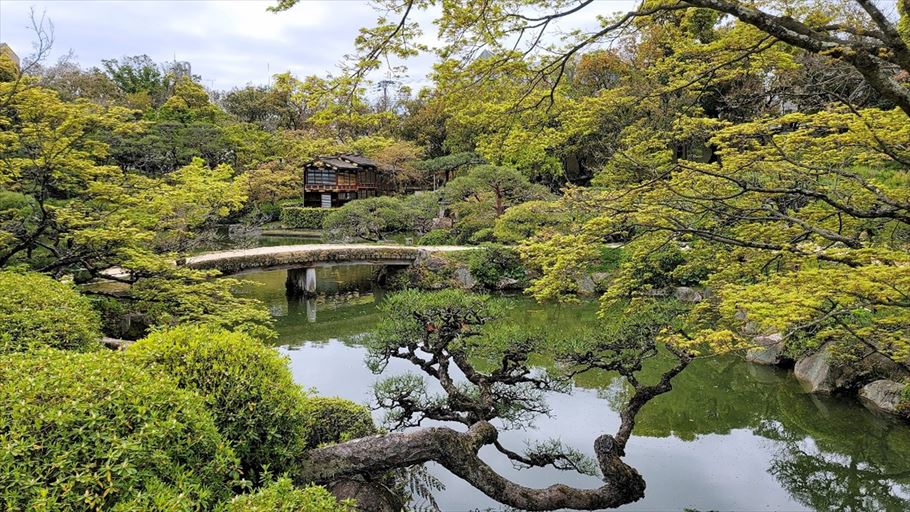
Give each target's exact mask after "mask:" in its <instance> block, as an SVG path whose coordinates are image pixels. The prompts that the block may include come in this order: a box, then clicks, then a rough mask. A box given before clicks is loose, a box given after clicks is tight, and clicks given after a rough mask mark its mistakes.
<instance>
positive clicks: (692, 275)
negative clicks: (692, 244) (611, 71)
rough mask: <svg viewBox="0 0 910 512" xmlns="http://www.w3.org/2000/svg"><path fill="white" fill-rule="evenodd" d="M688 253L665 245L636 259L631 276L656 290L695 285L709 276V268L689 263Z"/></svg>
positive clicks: (639, 282) (637, 281) (641, 283)
mask: <svg viewBox="0 0 910 512" xmlns="http://www.w3.org/2000/svg"><path fill="white" fill-rule="evenodd" d="M687 262H688V260H687V259H686V253H685V252H684V251H683V250H682V249H680V248H679V247H676V246H668V247H664V248H662V249H660V250H658V251H653V252H651V253H648V254H647V255H645V256H644V257H643V258H639V259H637V260H636V261H635V266H634V267H632V268H631V271H630V277H631V279H632V280H633V282H636V283H638V284H639V285H649V286H651V287H652V288H654V289H655V290H661V289H665V288H670V287H674V286H694V285H697V284H698V283H699V282H700V281H701V280H702V279H704V278H705V277H706V276H707V273H708V272H707V269H704V268H703V267H697V266H696V267H693V266H689V265H687Z"/></svg>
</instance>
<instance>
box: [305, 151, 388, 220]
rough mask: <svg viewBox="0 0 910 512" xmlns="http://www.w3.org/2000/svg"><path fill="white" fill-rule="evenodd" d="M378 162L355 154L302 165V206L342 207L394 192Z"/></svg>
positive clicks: (318, 159) (327, 157)
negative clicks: (352, 202)
mask: <svg viewBox="0 0 910 512" xmlns="http://www.w3.org/2000/svg"><path fill="white" fill-rule="evenodd" d="M383 171H384V169H381V168H380V165H379V163H378V162H375V161H373V160H370V159H369V158H364V157H362V156H355V155H335V156H321V157H318V158H316V159H314V160H313V161H311V162H309V163H307V164H306V165H305V166H304V173H303V204H304V206H312V207H317V208H333V207H336V206H341V205H343V204H344V203H346V202H348V201H351V200H353V199H363V198H365V197H375V196H379V195H386V194H390V193H392V192H393V191H394V186H393V182H392V180H391V179H390V178H389V177H388V175H387V173H385V172H383Z"/></svg>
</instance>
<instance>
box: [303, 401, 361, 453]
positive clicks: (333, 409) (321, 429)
mask: <svg viewBox="0 0 910 512" xmlns="http://www.w3.org/2000/svg"><path fill="white" fill-rule="evenodd" d="M304 411H305V416H306V425H307V431H308V438H307V444H308V445H309V446H310V447H315V446H319V445H321V444H325V443H330V444H331V443H339V442H343V441H349V440H351V439H357V438H358V437H365V436H369V435H373V434H375V433H376V427H375V426H374V424H373V418H372V416H370V411H369V410H368V409H367V408H366V407H364V406H362V405H360V404H356V403H354V402H351V401H350V400H344V399H342V398H332V397H322V396H314V397H310V398H309V399H308V400H307V401H306V404H305V405H304Z"/></svg>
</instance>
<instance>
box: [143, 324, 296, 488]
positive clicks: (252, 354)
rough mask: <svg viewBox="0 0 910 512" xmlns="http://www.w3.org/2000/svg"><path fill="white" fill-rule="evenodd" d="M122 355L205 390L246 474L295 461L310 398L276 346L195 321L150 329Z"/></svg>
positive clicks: (202, 392)
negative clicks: (150, 332)
mask: <svg viewBox="0 0 910 512" xmlns="http://www.w3.org/2000/svg"><path fill="white" fill-rule="evenodd" d="M126 355H127V357H129V358H130V359H131V360H132V361H133V362H134V363H135V364H137V365H138V366H144V367H148V368H150V369H156V370H159V371H161V372H163V373H165V374H168V375H170V376H173V377H174V378H176V379H177V381H178V383H179V385H180V387H182V388H186V389H190V390H193V391H195V392H197V393H199V395H201V396H202V398H203V400H204V403H205V405H206V406H207V407H208V409H209V410H210V411H211V414H212V416H213V417H214V419H215V424H216V425H217V426H218V429H219V431H220V432H221V433H222V435H223V436H224V437H225V438H226V439H227V440H228V441H230V442H231V443H232V444H233V447H234V451H235V452H236V453H237V456H238V457H239V458H240V462H241V466H242V468H243V471H244V477H245V478H246V479H248V480H252V481H256V480H258V478H257V477H258V476H259V475H261V473H262V472H263V468H264V467H265V466H268V470H269V472H271V473H272V474H282V473H284V472H286V471H290V470H292V469H293V468H294V467H295V464H296V463H298V462H299V461H300V458H301V455H302V453H303V451H304V450H305V449H306V443H307V439H308V434H309V433H308V432H307V425H308V423H307V421H306V416H305V414H306V413H305V411H304V408H303V405H304V403H305V400H306V398H307V397H306V395H305V393H304V392H303V391H302V390H301V389H300V387H299V386H297V384H295V383H294V381H293V379H292V377H291V372H290V370H289V369H288V366H287V360H286V359H285V358H284V357H282V356H281V355H280V354H279V353H278V352H277V351H276V350H275V349H273V348H271V347H267V346H265V345H263V344H262V343H260V342H259V341H258V340H256V339H253V338H251V337H249V336H247V335H244V334H241V333H236V332H229V331H224V330H220V329H217V328H214V327H208V326H199V325H196V326H182V327H177V328H175V329H172V330H169V331H161V332H156V333H153V334H152V335H150V336H148V337H147V338H145V339H143V340H140V341H138V342H137V343H135V344H134V345H133V346H131V347H130V348H129V350H127V352H126Z"/></svg>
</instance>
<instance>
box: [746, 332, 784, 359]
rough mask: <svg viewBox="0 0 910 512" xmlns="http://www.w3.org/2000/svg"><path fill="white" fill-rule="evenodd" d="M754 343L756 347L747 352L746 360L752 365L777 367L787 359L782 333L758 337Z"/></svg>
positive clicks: (754, 339)
mask: <svg viewBox="0 0 910 512" xmlns="http://www.w3.org/2000/svg"><path fill="white" fill-rule="evenodd" d="M752 341H753V342H754V343H755V346H754V347H753V348H750V349H749V350H748V351H747V352H746V360H747V361H749V362H750V363H754V364H760V365H765V366H776V365H779V364H781V363H782V362H783V360H784V359H785V358H784V348H785V347H784V342H783V336H782V335H781V334H780V333H774V334H769V335H766V336H756V337H755V338H753V339H752Z"/></svg>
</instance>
